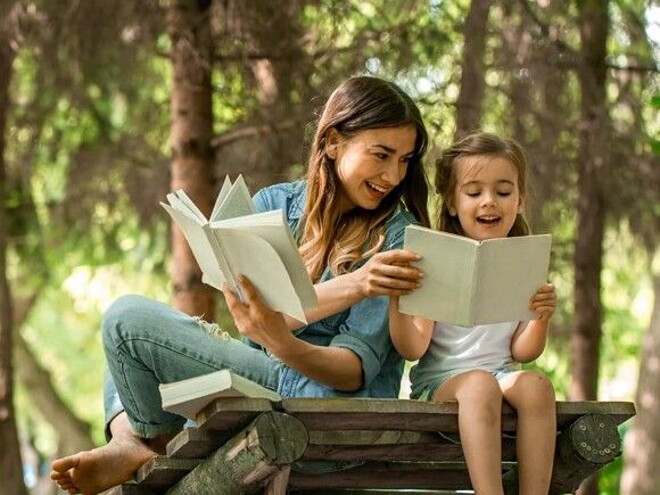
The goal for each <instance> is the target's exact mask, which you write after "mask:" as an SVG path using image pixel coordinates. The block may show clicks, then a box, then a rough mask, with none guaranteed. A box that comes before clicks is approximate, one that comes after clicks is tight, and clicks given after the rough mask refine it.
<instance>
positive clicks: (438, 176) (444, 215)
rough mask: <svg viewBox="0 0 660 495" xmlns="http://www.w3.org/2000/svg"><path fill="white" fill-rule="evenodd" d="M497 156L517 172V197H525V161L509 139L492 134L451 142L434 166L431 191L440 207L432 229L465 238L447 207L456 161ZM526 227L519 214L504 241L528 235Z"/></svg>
mask: <svg viewBox="0 0 660 495" xmlns="http://www.w3.org/2000/svg"><path fill="white" fill-rule="evenodd" d="M479 155H485V156H492V157H495V156H499V157H502V158H505V159H507V160H509V161H510V162H511V163H512V164H513V165H514V166H515V167H516V170H517V171H518V190H519V191H520V195H521V197H523V198H524V197H526V196H527V166H528V163H529V161H528V158H527V154H526V153H525V151H524V150H523V149H522V147H521V146H520V145H519V144H518V143H517V142H516V141H514V140H513V139H505V138H501V137H499V136H496V135H495V134H489V133H487V132H478V133H474V134H470V135H468V136H466V137H464V138H463V139H461V140H459V141H457V142H455V143H454V144H452V145H451V146H450V147H449V148H447V149H446V150H444V151H443V152H442V156H440V158H438V159H437V160H436V162H435V191H436V192H437V193H438V196H439V198H440V200H441V201H442V205H441V207H440V213H439V214H438V219H437V222H436V228H437V229H438V230H441V231H443V232H450V233H452V234H458V235H465V234H464V232H463V228H462V227H461V222H460V221H459V219H458V215H452V214H451V213H450V211H449V207H450V205H451V204H452V203H455V198H454V197H453V195H454V194H455V192H456V166H457V162H458V161H459V159H460V158H465V157H468V156H479ZM529 232H530V231H529V226H528V225H527V221H526V220H525V216H524V214H523V213H518V215H517V216H516V220H515V222H514V224H513V227H511V230H510V231H509V235H508V237H516V236H521V235H528V234H529Z"/></svg>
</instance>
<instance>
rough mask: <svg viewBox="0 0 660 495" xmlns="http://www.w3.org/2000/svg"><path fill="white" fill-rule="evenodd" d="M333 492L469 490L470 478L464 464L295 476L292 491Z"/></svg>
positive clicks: (370, 466) (364, 468)
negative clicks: (341, 489)
mask: <svg viewBox="0 0 660 495" xmlns="http://www.w3.org/2000/svg"><path fill="white" fill-rule="evenodd" d="M327 487H332V488H335V489H336V488H352V489H356V488H375V489H438V488H443V489H445V490H469V489H470V488H471V485H470V478H469V475H468V472H467V469H466V468H465V465H464V464H460V465H458V464H456V463H451V464H449V465H447V466H443V464H442V463H390V462H386V463H368V464H365V465H363V466H358V467H355V468H352V469H347V470H344V471H337V472H332V473H322V474H318V473H314V474H312V473H300V472H292V473H291V477H290V478H289V490H290V491H292V492H294V493H295V490H300V489H306V490H310V489H324V488H327Z"/></svg>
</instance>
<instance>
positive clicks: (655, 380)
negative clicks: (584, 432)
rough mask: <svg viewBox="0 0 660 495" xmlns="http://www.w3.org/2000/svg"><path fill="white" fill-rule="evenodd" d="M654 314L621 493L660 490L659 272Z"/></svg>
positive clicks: (645, 493)
mask: <svg viewBox="0 0 660 495" xmlns="http://www.w3.org/2000/svg"><path fill="white" fill-rule="evenodd" d="M653 294H654V304H653V314H652V315H651V325H650V326H649V329H648V332H647V333H646V337H645V339H644V346H643V355H642V362H641V366H640V370H639V382H638V386H637V400H636V401H635V403H636V405H637V416H636V417H635V420H634V423H633V426H632V428H630V430H629V431H628V433H627V434H626V438H625V444H624V451H623V455H624V461H625V462H624V470H623V475H622V477H621V495H656V494H657V493H660V477H658V475H657V473H658V472H659V471H660V402H659V400H660V399H659V398H660V366H658V363H659V362H660V297H659V296H660V275H658V274H656V275H654V277H653Z"/></svg>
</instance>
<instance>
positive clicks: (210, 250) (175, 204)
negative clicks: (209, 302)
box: [161, 176, 317, 323]
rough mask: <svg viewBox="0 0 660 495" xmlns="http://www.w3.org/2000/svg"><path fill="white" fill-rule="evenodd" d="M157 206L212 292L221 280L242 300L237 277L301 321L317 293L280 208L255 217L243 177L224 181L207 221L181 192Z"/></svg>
mask: <svg viewBox="0 0 660 495" xmlns="http://www.w3.org/2000/svg"><path fill="white" fill-rule="evenodd" d="M167 201H168V203H169V204H165V203H161V205H162V206H163V208H165V209H166V210H167V212H168V213H169V214H170V215H171V216H172V218H173V219H174V221H175V222H176V223H177V225H178V226H179V227H180V228H181V230H182V232H183V234H184V236H185V238H186V240H187V241H188V244H189V245H190V248H191V250H192V252H193V255H194V256H195V259H196V260H197V263H198V264H199V267H200V268H201V270H202V281H203V282H204V283H206V284H208V285H211V286H213V287H215V288H217V289H221V287H222V285H223V284H224V283H225V282H226V283H227V284H228V285H229V287H230V288H231V289H232V290H233V291H234V292H235V293H237V294H239V296H241V298H243V296H242V295H241V292H240V288H239V286H238V283H237V277H238V275H244V276H246V277H247V278H249V279H250V281H252V283H253V284H254V285H255V287H256V288H257V290H258V291H259V293H260V294H261V297H262V298H263V299H264V301H265V302H266V304H268V306H270V307H271V308H272V309H274V310H275V311H279V312H282V313H285V314H288V315H290V316H292V317H294V318H295V319H297V320H298V321H301V322H303V323H306V322H307V320H306V318H305V310H309V309H312V308H314V307H315V306H316V304H317V301H316V293H315V292H314V287H313V286H312V282H311V280H310V278H309V274H308V273H307V270H306V268H305V265H304V264H303V261H302V258H301V257H300V253H299V252H298V247H297V245H296V242H295V241H294V239H293V236H292V235H291V231H290V230H289V226H288V224H287V222H286V219H285V218H284V213H283V212H282V210H274V211H267V212H264V213H255V212H254V207H253V205H252V200H251V198H250V193H249V191H248V189H247V186H246V185H245V182H244V180H243V177H242V176H239V177H238V179H236V181H235V182H234V183H233V184H232V183H231V181H230V180H229V178H228V177H227V178H225V181H224V183H223V185H222V189H221V190H220V193H219V194H218V197H217V199H216V202H215V205H214V207H213V211H212V212H211V216H210V217H209V218H208V219H207V218H206V217H205V216H204V214H203V213H202V212H201V211H200V210H199V208H197V206H195V204H194V203H193V202H192V201H191V199H190V198H189V197H188V195H187V194H186V193H185V192H184V191H183V190H178V191H176V192H174V193H171V194H168V195H167Z"/></svg>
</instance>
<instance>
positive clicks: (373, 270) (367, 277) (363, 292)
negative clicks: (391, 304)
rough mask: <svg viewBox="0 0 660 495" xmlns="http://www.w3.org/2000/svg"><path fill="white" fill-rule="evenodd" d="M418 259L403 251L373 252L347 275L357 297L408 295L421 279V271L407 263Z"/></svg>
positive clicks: (413, 254) (414, 255)
mask: <svg viewBox="0 0 660 495" xmlns="http://www.w3.org/2000/svg"><path fill="white" fill-rule="evenodd" d="M420 259H422V257H421V256H420V255H418V254H417V253H413V252H412V251H407V250H405V249H392V250H390V251H384V252H381V253H377V254H375V255H374V256H372V257H371V258H370V259H369V261H367V262H366V263H365V264H364V265H362V266H361V267H360V268H359V269H357V270H355V271H354V272H352V273H351V274H350V276H351V277H352V281H353V283H354V288H355V290H356V291H357V293H358V294H359V297H360V298H365V297H374V296H402V295H405V294H410V293H411V292H412V291H413V290H415V289H417V288H418V287H419V286H420V285H421V284H420V280H421V279H422V278H423V277H424V272H422V271H421V270H420V269H419V268H417V267H415V266H413V265H412V264H411V263H413V262H415V261H419V260H420Z"/></svg>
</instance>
